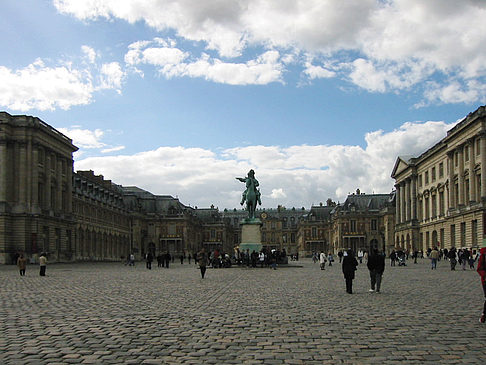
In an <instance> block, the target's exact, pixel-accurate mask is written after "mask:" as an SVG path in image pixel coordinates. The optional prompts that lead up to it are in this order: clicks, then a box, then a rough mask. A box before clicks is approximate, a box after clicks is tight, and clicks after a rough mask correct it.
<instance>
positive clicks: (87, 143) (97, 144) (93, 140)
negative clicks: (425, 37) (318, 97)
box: [57, 127, 106, 149]
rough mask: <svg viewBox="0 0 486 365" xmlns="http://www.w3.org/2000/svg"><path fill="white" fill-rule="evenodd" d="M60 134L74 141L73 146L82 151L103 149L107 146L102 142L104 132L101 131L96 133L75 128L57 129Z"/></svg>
mask: <svg viewBox="0 0 486 365" xmlns="http://www.w3.org/2000/svg"><path fill="white" fill-rule="evenodd" d="M57 130H58V131H59V132H61V133H62V134H64V135H66V136H67V137H69V138H71V139H72V140H73V144H74V145H75V146H77V147H79V148H80V149H93V148H102V147H105V146H106V145H105V144H104V143H103V142H101V138H102V137H103V135H104V132H103V131H102V130H101V129H95V130H94V131H92V130H89V129H82V128H79V127H75V128H57Z"/></svg>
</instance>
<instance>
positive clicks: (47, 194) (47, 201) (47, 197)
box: [44, 150, 53, 209]
mask: <svg viewBox="0 0 486 365" xmlns="http://www.w3.org/2000/svg"><path fill="white" fill-rule="evenodd" d="M45 154H46V159H45V163H44V172H45V174H44V175H45V184H44V185H45V187H44V206H45V208H46V209H53V207H51V165H52V159H53V154H52V153H51V152H50V151H47V150H46V152H45Z"/></svg>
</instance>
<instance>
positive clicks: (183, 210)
mask: <svg viewBox="0 0 486 365" xmlns="http://www.w3.org/2000/svg"><path fill="white" fill-rule="evenodd" d="M0 122H1V125H0V126H1V129H0V263H13V262H14V255H15V254H16V253H18V252H23V253H25V254H26V256H27V257H28V258H30V259H31V260H32V261H34V262H35V261H36V260H37V256H38V254H39V253H40V252H44V251H45V252H47V253H48V254H49V261H50V262H56V261H57V262H63V261H88V260H89V261H113V260H120V259H122V258H126V256H127V255H129V254H130V253H134V254H135V257H136V258H137V259H141V258H143V257H144V255H145V254H146V253H148V252H151V253H152V254H153V255H154V256H157V255H158V254H160V253H165V252H167V251H168V252H170V253H171V254H172V255H175V256H179V255H187V254H189V253H190V254H193V253H194V252H196V251H198V250H199V249H200V248H201V247H203V246H204V247H206V248H207V250H209V251H212V250H214V249H219V250H222V251H225V252H228V253H231V252H233V250H234V249H235V248H236V247H238V246H239V245H240V243H241V241H242V231H241V222H242V221H243V219H244V218H245V217H246V216H247V212H246V211H244V210H243V209H239V210H237V209H234V210H227V209H225V210H224V211H219V209H218V208H215V207H214V206H211V207H210V208H203V209H200V208H197V207H195V208H193V207H190V206H186V205H184V204H182V203H181V202H180V201H179V200H178V199H177V198H174V197H172V196H168V195H154V194H152V193H150V192H148V191H145V190H143V189H140V188H138V187H135V186H127V187H124V186H120V185H116V184H114V183H113V182H111V181H110V180H105V178H104V177H103V176H101V175H95V173H94V172H93V171H78V172H76V173H74V172H73V159H72V154H73V152H75V151H76V150H77V147H75V146H74V145H73V144H72V141H71V140H70V139H69V138H67V137H66V136H64V135H62V134H61V133H59V132H58V131H56V130H55V129H54V128H52V127H50V126H49V125H47V124H46V123H44V122H42V121H41V120H40V119H38V118H34V117H28V116H11V115H10V114H8V113H4V112H3V113H0ZM370 197H374V198H372V199H374V200H376V199H377V198H376V197H375V196H374V195H373V196H369V195H367V196H366V199H369V198H370ZM348 199H351V198H350V197H348ZM353 199H357V198H356V197H355V198H353ZM359 199H365V197H360V198H359ZM350 206H351V205H350V204H347V203H346V202H345V203H344V205H337V206H336V204H334V203H333V202H332V201H330V200H329V201H328V203H327V205H324V206H323V205H322V204H320V205H319V206H313V207H311V209H310V210H308V209H305V208H299V209H296V208H291V209H287V208H285V207H282V206H278V207H277V209H259V210H257V212H256V213H257V215H258V217H259V218H260V219H261V222H262V227H261V241H262V246H263V247H264V248H269V249H278V250H281V251H282V250H285V251H286V252H287V253H289V254H295V253H299V254H300V255H308V254H311V253H312V252H314V251H320V250H324V251H335V250H336V249H338V248H348V246H346V245H348V244H350V243H351V241H349V242H348V241H346V239H347V238H346V237H345V236H343V234H345V233H346V232H344V231H343V230H342V228H339V227H344V226H345V223H344V221H345V219H347V218H349V217H351V216H353V217H355V218H356V219H357V220H358V221H359V223H358V225H359V227H361V224H364V226H366V227H368V226H370V225H371V224H372V223H371V221H370V219H371V220H372V219H374V218H373V217H375V216H376V217H378V216H379V218H376V219H378V220H379V223H378V227H379V229H378V231H376V230H375V231H376V232H375V231H374V232H371V233H370V234H368V235H367V236H366V237H367V238H366V240H365V241H366V244H365V243H363V244H360V245H359V247H361V246H363V247H367V246H368V245H369V243H370V242H375V241H373V239H374V238H375V236H376V240H377V241H378V242H379V244H380V245H381V244H382V241H383V240H384V239H383V238H382V237H383V236H384V234H383V230H382V229H384V228H383V227H385V226H386V224H385V223H384V219H385V218H384V217H385V216H386V214H384V213H383V210H380V211H376V212H375V211H374V210H372V209H371V210H370V209H364V210H361V209H360V210H358V211H355V212H353V213H352V214H351V213H349V212H348V210H347V209H348V207H350ZM393 213H394V210H393ZM353 214H354V215H353ZM349 224H352V223H351V222H350V223H349ZM370 227H371V226H370ZM375 228H376V227H375ZM373 234H374V235H375V236H373ZM372 236H373V237H372ZM392 236H393V234H392ZM368 238H369V239H368ZM350 247H354V246H353V245H352V244H351V246H350ZM380 247H381V246H380Z"/></svg>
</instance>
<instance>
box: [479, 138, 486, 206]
mask: <svg viewBox="0 0 486 365" xmlns="http://www.w3.org/2000/svg"><path fill="white" fill-rule="evenodd" d="M480 143H481V146H480V149H481V200H483V199H486V135H484V134H483V135H481V142H480Z"/></svg>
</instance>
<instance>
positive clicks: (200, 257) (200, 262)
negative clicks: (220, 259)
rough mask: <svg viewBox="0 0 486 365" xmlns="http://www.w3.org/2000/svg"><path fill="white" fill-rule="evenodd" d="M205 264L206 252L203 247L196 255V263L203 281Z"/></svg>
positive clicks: (206, 260) (206, 259)
mask: <svg viewBox="0 0 486 365" xmlns="http://www.w3.org/2000/svg"><path fill="white" fill-rule="evenodd" d="M207 262H208V255H207V253H206V250H205V249H204V247H203V248H201V250H200V251H199V252H198V254H197V263H198V265H199V270H201V279H204V275H205V274H206V265H207Z"/></svg>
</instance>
